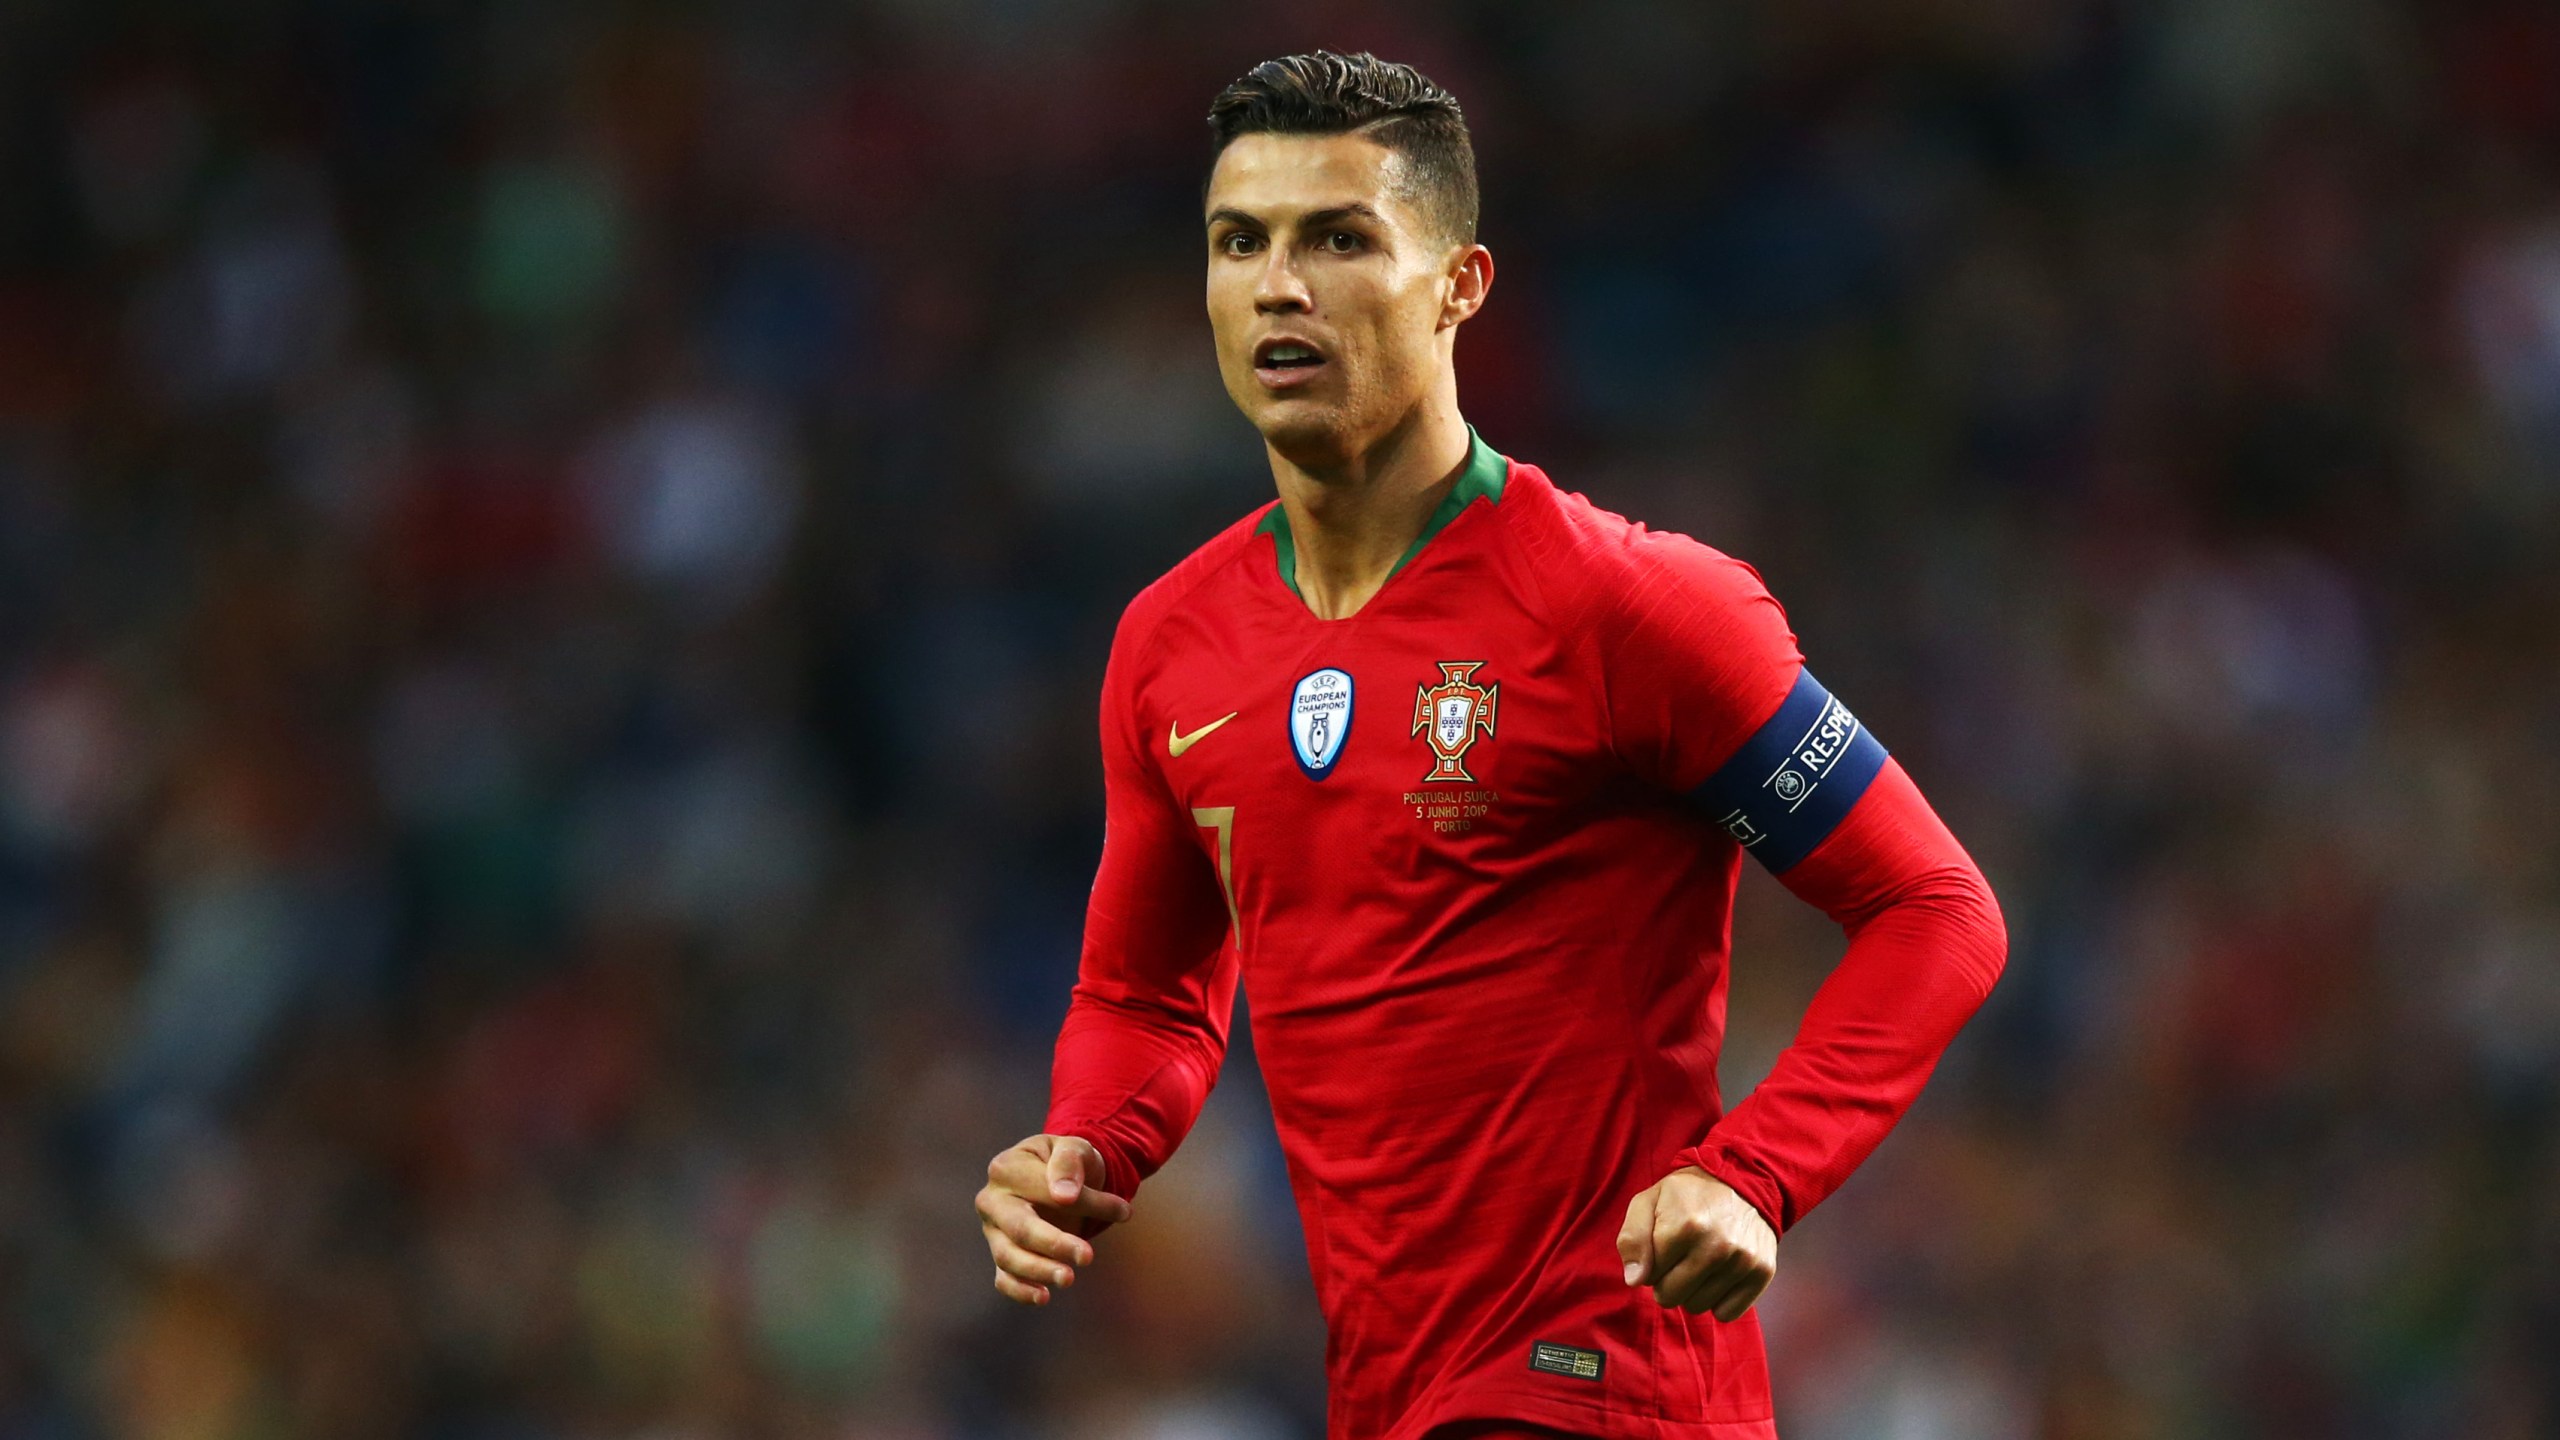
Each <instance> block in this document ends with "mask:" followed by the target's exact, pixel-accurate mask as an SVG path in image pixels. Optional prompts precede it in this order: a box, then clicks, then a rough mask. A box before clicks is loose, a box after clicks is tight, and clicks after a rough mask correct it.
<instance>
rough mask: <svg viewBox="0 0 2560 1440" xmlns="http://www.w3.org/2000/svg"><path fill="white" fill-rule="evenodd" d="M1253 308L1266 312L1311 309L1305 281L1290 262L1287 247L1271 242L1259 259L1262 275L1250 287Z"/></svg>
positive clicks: (1279, 312) (1284, 312)
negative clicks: (1299, 276) (1267, 249)
mask: <svg viewBox="0 0 2560 1440" xmlns="http://www.w3.org/2000/svg"><path fill="white" fill-rule="evenodd" d="M1253 308H1254V309H1256V310H1258V311H1261V312H1262V313H1264V314H1266V315H1268V314H1286V313H1288V312H1290V311H1299V312H1304V311H1307V310H1310V309H1313V308H1314V304H1313V301H1312V298H1311V297H1310V296H1309V295H1308V294H1307V286H1306V282H1305V281H1303V280H1301V279H1299V278H1298V272H1297V271H1296V270H1295V269H1294V268H1292V267H1291V266H1290V264H1289V252H1288V250H1287V249H1286V248H1285V247H1283V246H1279V245H1274V246H1272V247H1271V249H1270V250H1269V251H1268V252H1266V256H1265V258H1264V260H1263V262H1262V276H1261V279H1260V281H1259V282H1258V283H1257V284H1256V285H1255V286H1254V287H1253Z"/></svg>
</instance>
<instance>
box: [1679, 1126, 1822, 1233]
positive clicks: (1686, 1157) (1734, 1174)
mask: <svg viewBox="0 0 2560 1440" xmlns="http://www.w3.org/2000/svg"><path fill="white" fill-rule="evenodd" d="M1676 1159H1677V1167H1675V1168H1685V1167H1687V1166H1692V1165H1694V1166H1696V1167H1697V1168H1699V1169H1701V1170H1704V1171H1706V1172H1707V1173H1708V1174H1710V1175H1713V1176H1714V1177H1716V1178H1717V1179H1718V1180H1721V1181H1723V1182H1724V1183H1725V1184H1726V1185H1727V1186H1728V1187H1730V1188H1731V1189H1732V1191H1733V1193H1734V1194H1736V1195H1739V1196H1741V1197H1742V1199H1743V1203H1745V1204H1747V1205H1749V1206H1750V1207H1751V1208H1752V1209H1754V1210H1757V1211H1759V1212H1760V1218H1761V1219H1763V1220H1766V1221H1768V1222H1769V1233H1771V1234H1773V1235H1784V1234H1786V1233H1787V1224H1788V1222H1789V1221H1790V1220H1792V1219H1793V1218H1794V1217H1793V1216H1792V1215H1791V1214H1790V1213H1789V1212H1788V1210H1787V1204H1786V1192H1785V1191H1784V1190H1782V1189H1780V1188H1779V1186H1778V1182H1777V1181H1775V1180H1773V1179H1771V1178H1769V1176H1767V1175H1766V1174H1764V1173H1762V1172H1761V1171H1760V1169H1759V1168H1758V1167H1756V1166H1754V1165H1752V1164H1750V1163H1748V1162H1747V1161H1745V1160H1743V1159H1742V1158H1741V1157H1740V1156H1737V1155H1733V1154H1731V1153H1729V1152H1727V1151H1725V1150H1724V1149H1722V1148H1720V1147H1718V1146H1716V1145H1715V1144H1713V1143H1708V1144H1704V1145H1692V1146H1690V1147H1689V1148H1688V1149H1686V1150H1683V1151H1681V1152H1680V1154H1679V1155H1678V1156H1677V1157H1676Z"/></svg>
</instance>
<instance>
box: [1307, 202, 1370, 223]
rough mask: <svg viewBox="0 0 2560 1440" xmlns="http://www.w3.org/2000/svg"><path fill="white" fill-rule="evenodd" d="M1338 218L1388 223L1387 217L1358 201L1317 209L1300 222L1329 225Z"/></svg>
mask: <svg viewBox="0 0 2560 1440" xmlns="http://www.w3.org/2000/svg"><path fill="white" fill-rule="evenodd" d="M1336 220H1366V221H1368V222H1369V223H1370V224H1372V225H1384V224H1386V223H1387V217H1385V216H1384V215H1381V214H1379V213H1378V212H1377V211H1375V210H1372V209H1370V208H1369V207H1368V206H1366V205H1362V204H1359V203H1357V202H1354V203H1352V204H1349V205H1336V206H1334V207H1333V208H1332V209H1330V210H1318V211H1315V212H1314V213H1312V214H1310V215H1308V216H1307V217H1306V218H1305V219H1303V220H1301V221H1299V222H1298V223H1299V224H1301V225H1329V224H1332V223H1333V222H1334V221H1336Z"/></svg>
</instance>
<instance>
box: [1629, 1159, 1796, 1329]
mask: <svg viewBox="0 0 2560 1440" xmlns="http://www.w3.org/2000/svg"><path fill="white" fill-rule="evenodd" d="M1618 1258H1619V1259H1621V1260H1624V1261H1625V1262H1627V1283H1628V1284H1630V1285H1650V1286H1652V1287H1653V1298H1654V1300H1655V1301H1656V1302H1657V1303H1659V1304H1661V1305H1663V1306H1665V1307H1669V1306H1673V1305H1677V1306H1679V1307H1680V1308H1681V1309H1683V1310H1686V1311H1688V1312H1689V1313H1690V1314H1692V1315H1706V1314H1713V1315H1714V1316H1715V1317H1716V1318H1717V1319H1718V1320H1721V1321H1724V1322H1725V1323H1727V1324H1731V1323H1732V1322H1734V1321H1736V1320H1739V1319H1741V1318H1742V1312H1744V1311H1746V1310H1748V1309H1750V1308H1751V1305H1752V1302H1753V1301H1755V1300H1758V1299H1759V1298H1760V1292H1761V1291H1763V1290H1766V1289H1768V1288H1769V1282H1770V1281H1771V1280H1772V1279H1774V1278H1776V1276H1777V1273H1778V1235H1777V1232H1776V1231H1774V1230H1771V1229H1770V1228H1769V1222H1768V1221H1767V1220H1764V1219H1762V1218H1761V1216H1760V1212H1759V1211H1757V1210H1754V1209H1752V1208H1751V1203H1750V1202H1749V1201H1747V1200H1745V1199H1743V1198H1742V1197H1741V1196H1739V1195H1736V1194H1735V1193H1733V1187H1732V1186H1730V1185H1727V1184H1725V1183H1724V1182H1723V1181H1721V1180H1719V1179H1717V1178H1716V1177H1714V1176H1713V1175H1710V1174H1708V1173H1707V1172H1706V1171H1704V1170H1701V1169H1699V1168H1697V1167H1696V1166H1694V1165H1692V1166H1689V1167H1688V1168H1686V1169H1681V1170H1674V1171H1672V1172H1671V1173H1670V1174H1668V1175H1666V1176H1664V1177H1663V1178H1662V1180H1661V1181H1660V1183H1658V1184H1656V1185H1655V1186H1654V1187H1653V1188H1652V1189H1650V1190H1647V1191H1645V1192H1644V1193H1643V1194H1641V1195H1638V1196H1637V1197H1636V1198H1635V1199H1633V1200H1631V1201H1629V1202H1628V1204H1627V1223H1626V1224H1624V1225H1622V1226H1620V1227H1618Z"/></svg>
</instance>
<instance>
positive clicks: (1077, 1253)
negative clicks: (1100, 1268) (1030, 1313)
mask: <svg viewBox="0 0 2560 1440" xmlns="http://www.w3.org/2000/svg"><path fill="white" fill-rule="evenodd" d="M1102 1181H1103V1166H1102V1152H1101V1151H1098V1150H1096V1149H1094V1148H1093V1146H1092V1144H1091V1143H1090V1142H1088V1141H1084V1140H1079V1139H1077V1138H1076V1137H1075V1136H1073V1135H1034V1136H1032V1137H1031V1138H1030V1139H1028V1140H1025V1141H1023V1142H1022V1143H1021V1144H1019V1145H1016V1146H1014V1147H1013V1148H1012V1149H1010V1150H1007V1151H1005V1152H1004V1153H1003V1154H1001V1155H998V1156H997V1157H996V1158H994V1159H993V1160H990V1161H988V1162H987V1188H985V1189H983V1190H981V1191H979V1192H978V1226H979V1228H980V1229H982V1230H984V1231H986V1232H987V1249H989V1250H990V1251H992V1252H994V1254H995V1257H996V1291H997V1293H999V1294H1001V1295H1003V1296H1004V1298H1006V1299H1007V1300H1011V1301H1013V1302H1015V1303H1017V1304H1021V1305H1046V1304H1048V1303H1049V1292H1050V1291H1051V1290H1052V1289H1053V1288H1057V1287H1060V1286H1065V1285H1071V1284H1074V1283H1075V1278H1076V1272H1075V1268H1074V1267H1076V1266H1079V1265H1090V1264H1092V1263H1093V1247H1092V1246H1091V1245H1089V1244H1087V1243H1085V1241H1084V1240H1083V1239H1082V1238H1081V1237H1080V1236H1079V1235H1078V1234H1077V1233H1075V1232H1079V1231H1083V1230H1085V1229H1086V1228H1087V1227H1086V1225H1085V1222H1087V1221H1099V1222H1100V1224H1101V1225H1117V1224H1119V1223H1120V1222H1121V1221H1123V1220H1126V1219H1128V1218H1129V1202H1128V1201H1126V1200H1123V1199H1121V1198H1120V1197H1119V1196H1117V1195H1113V1194H1111V1193H1109V1192H1108V1191H1105V1190H1103V1189H1101V1188H1100V1187H1101V1185H1102ZM1093 1228H1095V1229H1099V1228H1100V1225H1096V1226H1094V1227H1093Z"/></svg>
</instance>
